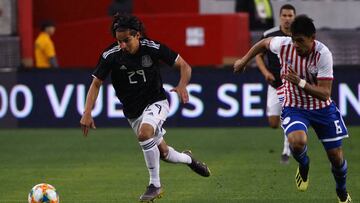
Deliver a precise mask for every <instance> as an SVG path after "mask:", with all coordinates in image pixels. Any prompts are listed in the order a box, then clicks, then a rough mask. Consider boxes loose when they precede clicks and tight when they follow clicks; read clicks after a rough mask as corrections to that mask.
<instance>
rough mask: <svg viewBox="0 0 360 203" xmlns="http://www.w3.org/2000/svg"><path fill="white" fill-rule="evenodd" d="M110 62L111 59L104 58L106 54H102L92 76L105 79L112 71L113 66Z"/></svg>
mask: <svg viewBox="0 0 360 203" xmlns="http://www.w3.org/2000/svg"><path fill="white" fill-rule="evenodd" d="M109 64H110V62H109V59H108V58H104V55H101V56H100V58H99V61H98V64H97V65H96V69H95V71H94V72H93V74H92V76H93V77H96V78H98V79H100V80H105V79H106V77H107V76H108V75H109V73H110V71H111V66H110V65H109Z"/></svg>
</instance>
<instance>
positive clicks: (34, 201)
mask: <svg viewBox="0 0 360 203" xmlns="http://www.w3.org/2000/svg"><path fill="white" fill-rule="evenodd" d="M28 202H29V203H59V202H60V201H59V195H58V194H57V192H56V189H55V187H54V186H52V185H50V184H47V183H40V184H37V185H35V186H34V187H33V188H32V189H31V190H30V192H29V196H28Z"/></svg>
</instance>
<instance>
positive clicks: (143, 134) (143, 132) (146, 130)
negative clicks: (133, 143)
mask: <svg viewBox="0 0 360 203" xmlns="http://www.w3.org/2000/svg"><path fill="white" fill-rule="evenodd" d="M153 136H154V130H153V128H152V126H150V125H149V126H147V125H145V126H141V127H140V129H139V131H138V140H139V141H140V142H143V141H145V140H148V139H150V138H152V137H153Z"/></svg>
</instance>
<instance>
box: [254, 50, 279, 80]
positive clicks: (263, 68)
mask: <svg viewBox="0 0 360 203" xmlns="http://www.w3.org/2000/svg"><path fill="white" fill-rule="evenodd" d="M255 61H256V65H257V67H258V68H259V70H260V72H261V73H262V74H263V76H264V78H265V80H266V82H267V83H269V84H272V83H273V82H274V81H275V77H274V75H273V74H272V73H271V72H270V71H269V70H268V68H267V67H266V65H265V60H264V53H259V54H257V55H256V57H255Z"/></svg>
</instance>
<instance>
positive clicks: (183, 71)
mask: <svg viewBox="0 0 360 203" xmlns="http://www.w3.org/2000/svg"><path fill="white" fill-rule="evenodd" d="M174 66H175V67H176V68H178V69H180V81H179V84H178V85H177V86H176V87H175V88H174V89H172V90H170V91H172V92H176V93H177V94H178V96H179V98H180V100H181V101H182V102H183V103H187V102H188V101H189V94H188V92H187V90H186V86H187V85H188V84H189V82H190V78H191V67H190V65H189V64H188V63H187V62H186V61H185V60H184V59H183V58H182V57H181V56H180V55H179V56H178V58H177V59H176V62H175V64H174Z"/></svg>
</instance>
